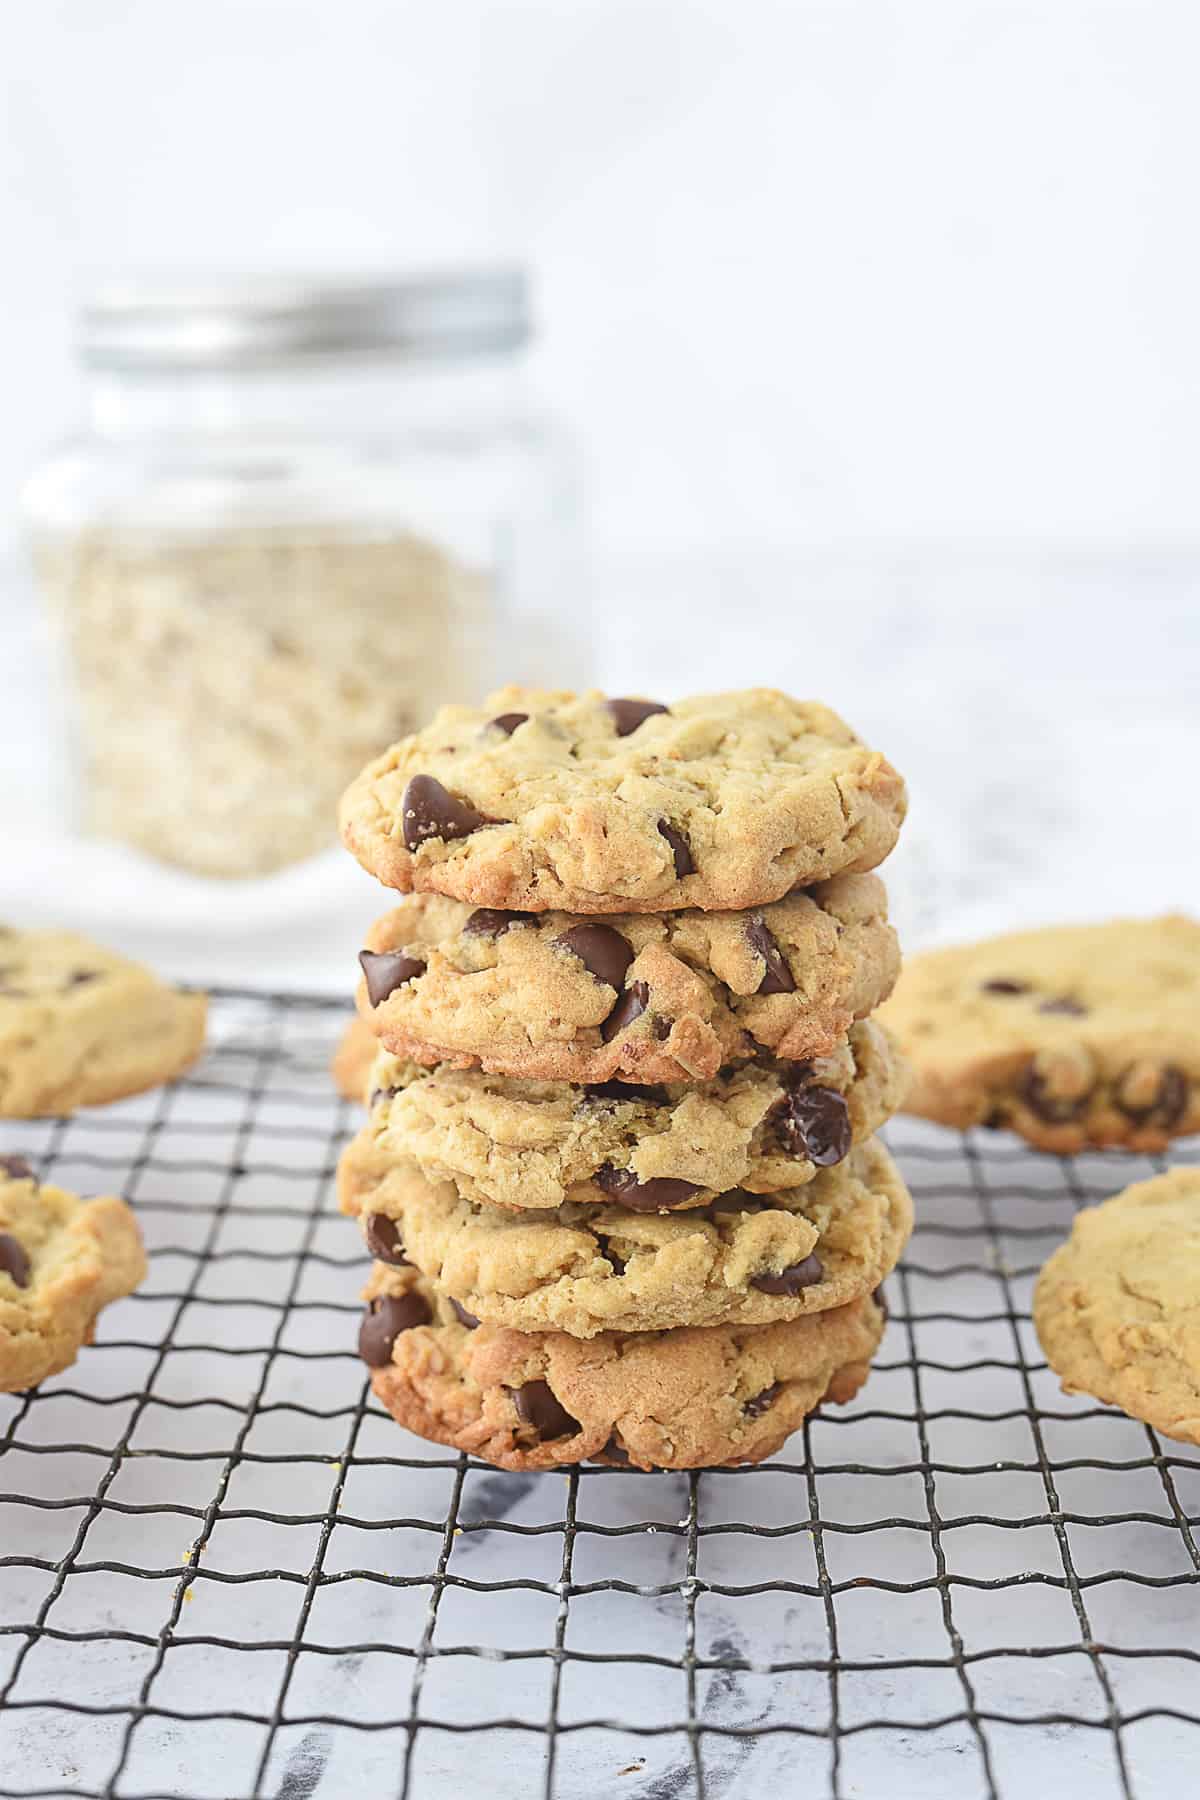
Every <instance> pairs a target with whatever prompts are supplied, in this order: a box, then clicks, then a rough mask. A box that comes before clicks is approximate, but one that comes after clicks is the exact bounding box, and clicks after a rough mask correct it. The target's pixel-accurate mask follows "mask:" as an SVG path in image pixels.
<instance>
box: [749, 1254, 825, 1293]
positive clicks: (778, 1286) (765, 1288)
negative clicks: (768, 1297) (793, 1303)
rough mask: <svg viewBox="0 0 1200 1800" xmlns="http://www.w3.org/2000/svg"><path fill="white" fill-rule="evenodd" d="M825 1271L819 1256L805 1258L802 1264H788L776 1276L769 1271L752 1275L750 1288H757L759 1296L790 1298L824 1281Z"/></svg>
mask: <svg viewBox="0 0 1200 1800" xmlns="http://www.w3.org/2000/svg"><path fill="white" fill-rule="evenodd" d="M824 1277H825V1269H824V1267H823V1265H822V1262H821V1259H820V1257H819V1256H806V1257H805V1258H804V1261H803V1262H798V1263H790V1264H789V1265H788V1267H787V1268H786V1269H781V1270H780V1271H779V1273H778V1275H776V1274H773V1273H772V1272H771V1271H770V1270H769V1269H768V1270H767V1271H766V1273H765V1274H763V1275H752V1276H751V1277H750V1286H751V1287H753V1288H757V1289H758V1291H759V1293H760V1294H786V1295H788V1296H789V1297H792V1296H794V1295H796V1294H798V1293H799V1292H800V1291H801V1289H802V1288H806V1287H812V1286H813V1285H814V1283H816V1282H818V1281H822V1280H824Z"/></svg>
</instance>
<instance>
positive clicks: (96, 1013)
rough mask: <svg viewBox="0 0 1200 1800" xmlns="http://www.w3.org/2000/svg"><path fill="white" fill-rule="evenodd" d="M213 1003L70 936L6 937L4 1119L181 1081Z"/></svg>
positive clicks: (2, 930) (0, 965) (1, 934)
mask: <svg viewBox="0 0 1200 1800" xmlns="http://www.w3.org/2000/svg"><path fill="white" fill-rule="evenodd" d="M206 1010H207V1002H206V1001H205V998H204V996H203V994H182V993H179V992H178V991H177V990H176V989H175V988H173V987H169V986H168V985H167V984H166V982H163V981H160V980H159V978H158V976H157V975H153V974H152V973H151V972H150V970H149V969H146V968H143V967H142V966H141V964H140V963H135V962H130V961H129V960H128V959H127V958H125V957H123V956H118V955H116V953H115V952H114V951H111V950H104V949H102V948H101V947H100V945H98V944H93V943H92V942H91V941H90V940H89V939H88V938H85V937H80V936H79V935H77V934H76V933H75V932H72V931H17V930H13V929H10V928H7V927H0V1115H3V1116H4V1117H6V1118H17V1119H33V1118H43V1117H53V1116H58V1115H62V1114H66V1113H71V1112H74V1111H75V1109H76V1108H77V1107H80V1106H100V1105H103V1104H104V1103H105V1102H107V1101H109V1100H120V1099H123V1098H124V1097H125V1096H126V1095H128V1094H140V1093H141V1092H142V1091H143V1090H144V1089H146V1088H151V1087H157V1086H158V1085H159V1084H160V1083H161V1082H165V1081H171V1080H173V1079H174V1077H175V1076H177V1075H180V1074H182V1073H183V1071H184V1070H185V1069H186V1068H188V1067H189V1066H190V1065H191V1064H192V1063H193V1062H194V1061H195V1060H196V1058H197V1057H198V1056H199V1055H200V1052H201V1050H202V1049H203V1048H204V1025H205V1014H206Z"/></svg>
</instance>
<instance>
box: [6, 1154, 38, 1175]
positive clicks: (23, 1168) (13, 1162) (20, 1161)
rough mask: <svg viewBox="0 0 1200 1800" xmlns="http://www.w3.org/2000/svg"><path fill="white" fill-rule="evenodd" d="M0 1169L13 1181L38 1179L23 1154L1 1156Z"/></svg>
mask: <svg viewBox="0 0 1200 1800" xmlns="http://www.w3.org/2000/svg"><path fill="white" fill-rule="evenodd" d="M0 1169H3V1170H4V1173H5V1174H6V1175H7V1176H9V1177H10V1179H11V1180H13V1181H36V1180H37V1176H36V1175H35V1174H34V1172H33V1170H32V1169H31V1168H30V1166H29V1164H28V1163H27V1162H26V1161H25V1158H24V1157H23V1156H0Z"/></svg>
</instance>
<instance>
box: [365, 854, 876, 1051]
mask: <svg viewBox="0 0 1200 1800" xmlns="http://www.w3.org/2000/svg"><path fill="white" fill-rule="evenodd" d="M361 961H362V965H363V970H364V978H363V980H362V982H361V983H360V985H359V990H358V1005H359V1009H360V1012H361V1013H362V1016H363V1017H364V1018H365V1019H368V1020H369V1021H370V1024H371V1027H372V1029H373V1030H374V1032H375V1033H376V1034H377V1036H378V1037H379V1038H380V1039H381V1040H382V1041H383V1043H384V1044H385V1045H386V1046H387V1047H388V1049H390V1050H392V1051H393V1052H395V1053H396V1054H397V1055H400V1056H406V1057H411V1058H412V1059H413V1060H415V1061H419V1062H426V1063H433V1062H443V1063H452V1064H454V1065H455V1066H457V1067H460V1068H465V1067H471V1066H480V1067H482V1068H485V1069H487V1070H489V1071H491V1072H493V1073H497V1074H502V1075H516V1076H526V1077H530V1078H533V1079H535V1080H548V1081H578V1082H601V1081H609V1080H613V1079H624V1080H627V1081H644V1082H657V1081H708V1080H710V1079H711V1078H712V1077H713V1076H714V1075H716V1073H717V1071H718V1069H720V1068H721V1067H722V1065H723V1064H726V1063H731V1062H737V1061H740V1060H744V1059H745V1058H746V1057H748V1056H750V1055H753V1054H754V1053H755V1052H756V1051H757V1050H759V1049H766V1050H770V1051H773V1052H774V1053H775V1054H776V1055H777V1056H780V1057H787V1058H801V1059H802V1058H805V1057H812V1056H825V1055H827V1054H828V1053H829V1052H830V1051H831V1050H833V1049H834V1048H835V1046H836V1045H837V1044H839V1043H840V1042H841V1041H842V1040H843V1039H844V1038H845V1036H846V1033H847V1031H848V1030H849V1028H850V1026H851V1025H852V1024H853V1023H854V1021H855V1020H856V1019H861V1018H864V1017H865V1016H866V1014H868V1013H869V1012H871V1011H872V1010H873V1009H874V1008H875V1007H876V1006H878V1005H879V1003H880V1001H881V1000H883V999H885V998H886V996H887V995H888V994H889V993H890V992H891V990H892V986H893V984H894V982H895V980H896V976H897V974H898V973H899V968H900V954H899V949H898V946H897V943H896V934H895V932H894V931H893V929H892V927H891V926H890V925H889V924H888V920H887V895H886V893H885V891H884V887H883V883H882V882H881V881H880V880H879V879H878V878H877V877H876V876H874V875H839V876H836V877H835V878H834V879H833V880H831V881H826V882H823V883H821V884H820V885H819V886H817V887H815V888H813V889H812V890H811V891H810V892H807V893H801V892H797V893H792V894H789V895H788V896H787V897H786V898H785V899H782V900H778V901H775V902H774V903H773V904H771V905H767V906H764V907H761V908H758V909H755V910H753V911H750V912H732V913H731V912H717V913H705V912H700V911H697V910H695V909H692V910H689V911H684V912H678V913H661V914H654V913H641V914H638V913H623V914H622V913H618V914H609V915H607V916H606V917H604V918H602V919H597V918H593V919H586V918H580V917H578V916H575V915H573V914H570V913H561V912H549V913H539V914H532V913H529V914H522V913H510V912H499V911H497V910H495V909H493V908H471V907H468V906H465V905H463V904H462V903H461V902H459V901H455V900H447V899H445V898H443V897H442V896H440V895H436V894H421V895H415V896H413V898H411V899H410V900H408V901H406V902H404V903H403V904H402V905H401V906H398V907H396V908H395V909H394V910H393V911H392V912H390V913H388V914H386V916H385V917H384V918H382V919H379V920H378V921H377V922H376V924H375V925H374V926H373V927H372V929H371V931H370V933H369V934H368V938H367V948H366V950H365V951H364V952H363V955H362V958H361Z"/></svg>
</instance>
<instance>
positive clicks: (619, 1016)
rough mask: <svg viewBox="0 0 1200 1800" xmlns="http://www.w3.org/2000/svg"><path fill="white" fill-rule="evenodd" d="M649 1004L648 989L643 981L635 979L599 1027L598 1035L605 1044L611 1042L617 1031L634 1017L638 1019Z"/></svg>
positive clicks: (623, 1027)
mask: <svg viewBox="0 0 1200 1800" xmlns="http://www.w3.org/2000/svg"><path fill="white" fill-rule="evenodd" d="M649 1004H650V989H649V988H648V987H647V986H646V983H645V982H644V981H635V982H634V984H633V986H632V987H631V988H626V990H625V992H624V993H623V994H622V995H621V998H620V999H619V1000H618V1001H617V1004H616V1005H615V1006H614V1007H613V1009H612V1011H611V1012H610V1013H609V1015H608V1017H607V1019H605V1021H604V1023H603V1025H602V1026H601V1027H600V1036H601V1037H602V1038H603V1039H604V1042H605V1043H606V1044H611V1043H612V1041H613V1039H614V1038H615V1037H616V1035H617V1033H618V1031H624V1029H625V1027H626V1026H627V1025H632V1024H633V1021H634V1020H635V1019H640V1018H641V1016H642V1014H643V1013H644V1012H645V1010H646V1008H647V1006H648V1005H649Z"/></svg>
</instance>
